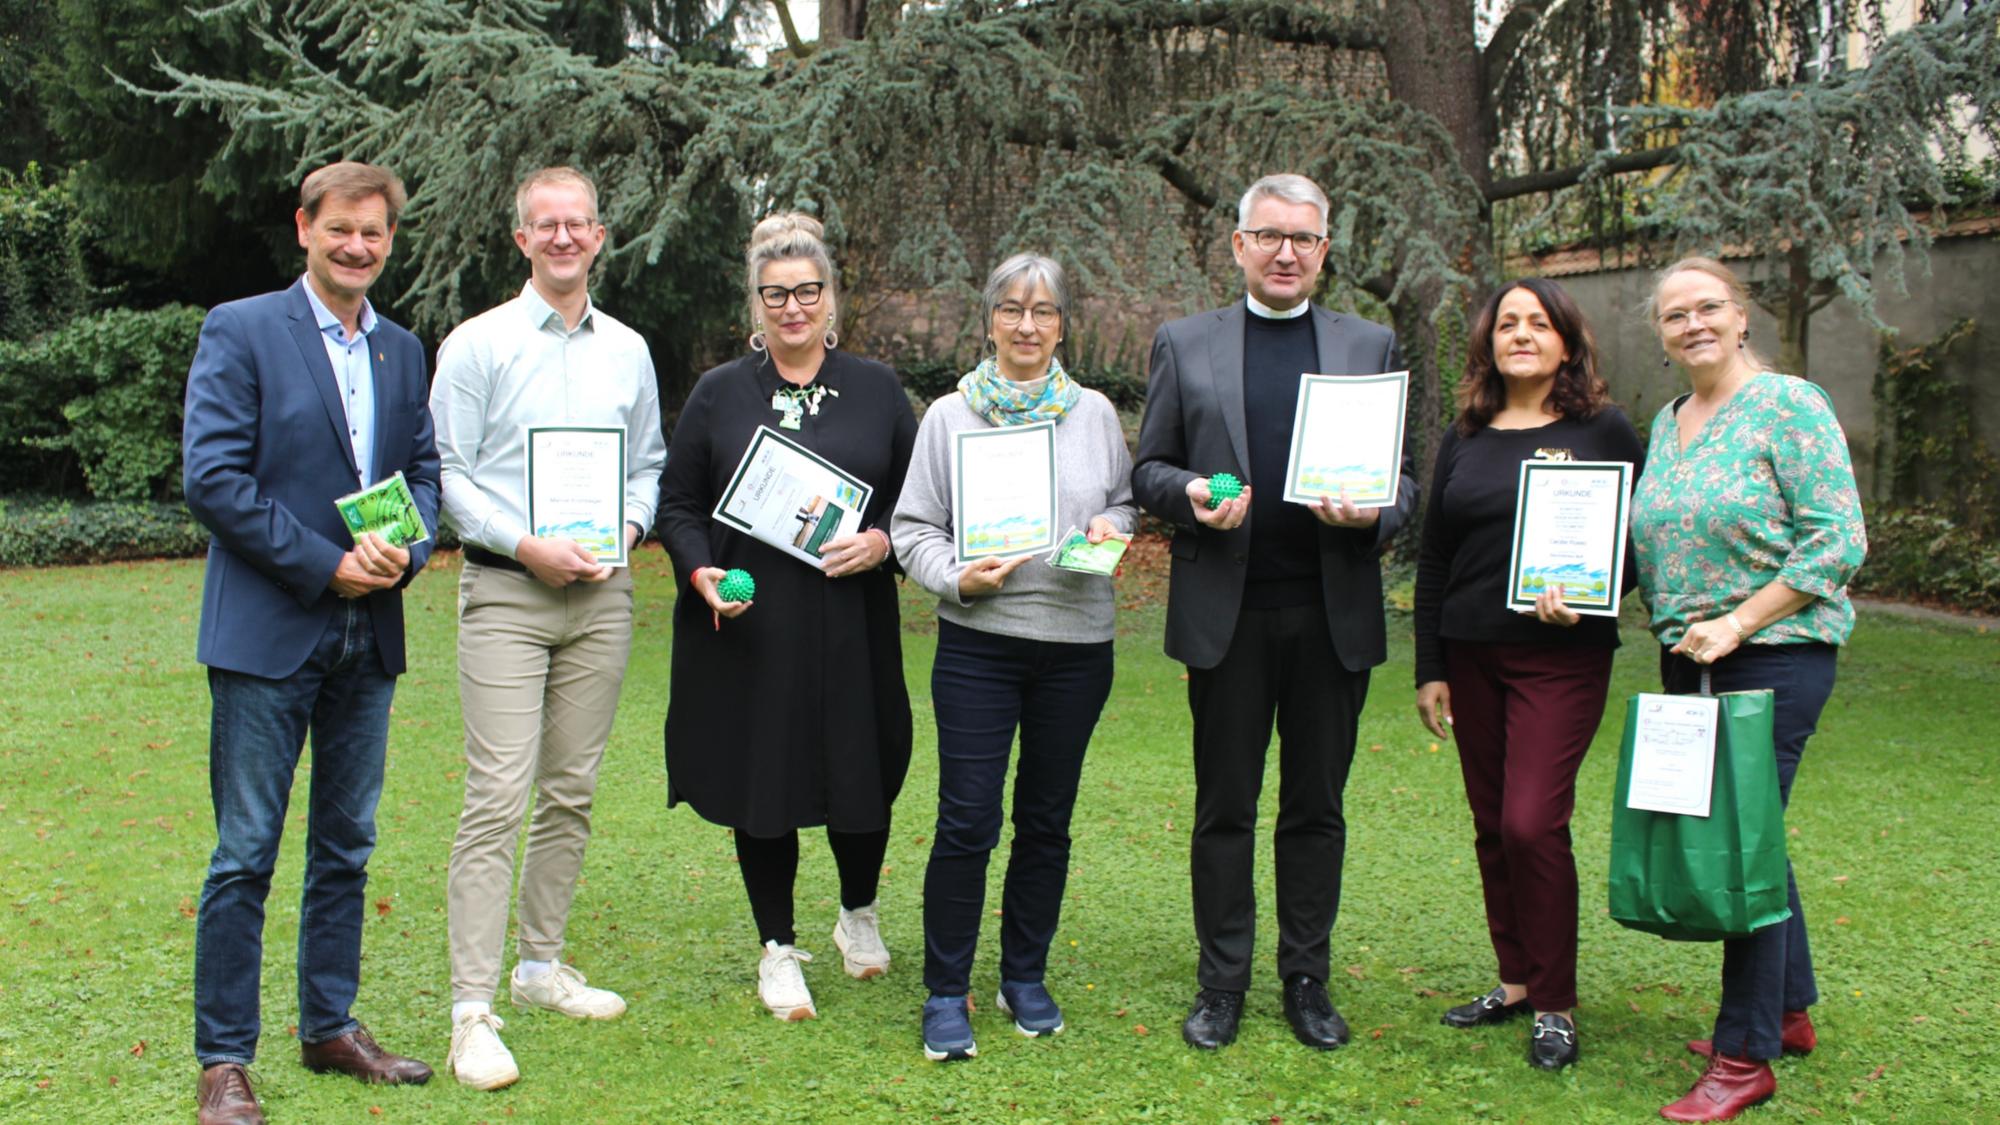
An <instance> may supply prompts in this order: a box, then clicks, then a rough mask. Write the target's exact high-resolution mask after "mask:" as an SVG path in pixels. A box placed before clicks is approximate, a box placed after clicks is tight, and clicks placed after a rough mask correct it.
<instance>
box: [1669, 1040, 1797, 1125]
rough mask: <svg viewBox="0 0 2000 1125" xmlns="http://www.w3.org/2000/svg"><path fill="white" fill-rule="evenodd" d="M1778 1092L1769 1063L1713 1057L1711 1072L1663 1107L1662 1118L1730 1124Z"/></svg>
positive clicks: (1725, 1056) (1727, 1056)
mask: <svg viewBox="0 0 2000 1125" xmlns="http://www.w3.org/2000/svg"><path fill="white" fill-rule="evenodd" d="M1777 1092H1778V1080H1777V1078H1776V1077H1775V1076H1773V1075H1772V1074H1771V1064H1770V1063H1767V1062H1765V1061H1764V1060H1762V1059H1748V1058H1741V1057H1739V1056H1736V1055H1713V1056H1710V1058H1709V1060H1708V1069H1707V1070H1705V1071H1703V1072H1702V1075H1701V1077H1700V1078H1698V1079H1696V1080H1695V1084H1694V1089H1692V1090H1689V1091H1688V1092H1687V1094H1686V1095H1685V1096H1683V1097H1682V1098H1681V1100H1679V1101H1677V1102H1675V1103H1673V1104H1672V1105H1668V1106H1662V1107H1661V1109H1660V1116H1661V1117H1664V1118H1666V1119H1667V1120H1669V1121H1727V1120H1729V1119H1730V1118H1732V1117H1735V1116H1736V1115H1737V1114H1739V1113H1742V1112H1743V1111H1744V1110H1746V1109H1749V1108H1750V1107H1751V1106H1753V1105H1761V1104H1763V1103H1764V1102H1768V1101H1770V1100H1771V1095H1772V1094H1775V1093H1777Z"/></svg>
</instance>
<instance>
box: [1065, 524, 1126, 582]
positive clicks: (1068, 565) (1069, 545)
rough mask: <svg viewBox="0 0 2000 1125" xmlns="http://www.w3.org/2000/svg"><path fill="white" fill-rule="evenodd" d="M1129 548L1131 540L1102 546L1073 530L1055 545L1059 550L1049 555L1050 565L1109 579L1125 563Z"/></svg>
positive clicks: (1112, 540) (1114, 538)
mask: <svg viewBox="0 0 2000 1125" xmlns="http://www.w3.org/2000/svg"><path fill="white" fill-rule="evenodd" d="M1129 545H1130V540H1127V539H1124V538H1122V537H1120V536H1116V535H1113V536H1110V537H1109V538H1107V539H1105V541H1104V542H1102V543H1092V542H1091V541H1090V539H1089V538H1088V537H1086V536H1085V535H1084V533H1083V532H1081V531H1078V530H1077V529H1075V528H1073V527H1072V528H1070V529H1069V534H1068V535H1065V536H1063V537H1062V541H1061V542H1060V543H1057V544H1056V549H1055V550H1054V551H1051V552H1050V553H1049V565H1050V566H1053V567H1057V568H1059V569H1062V570H1075V571H1080V572H1082V573H1084V574H1102V575H1105V576H1106V577H1109V576H1110V575H1111V574H1112V572H1114V571H1116V570H1117V569H1118V564H1119V563H1120V562H1121V561H1123V560H1124V558H1125V548H1126V547H1127V546H1129Z"/></svg>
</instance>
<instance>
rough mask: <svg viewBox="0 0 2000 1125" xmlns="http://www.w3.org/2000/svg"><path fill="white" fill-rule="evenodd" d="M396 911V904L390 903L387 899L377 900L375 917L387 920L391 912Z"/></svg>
mask: <svg viewBox="0 0 2000 1125" xmlns="http://www.w3.org/2000/svg"><path fill="white" fill-rule="evenodd" d="M394 909H395V904H394V903H392V902H390V901H389V900H388V899H386V898H378V899H376V900H375V917H377V918H387V917H388V916H389V911H391V910H394Z"/></svg>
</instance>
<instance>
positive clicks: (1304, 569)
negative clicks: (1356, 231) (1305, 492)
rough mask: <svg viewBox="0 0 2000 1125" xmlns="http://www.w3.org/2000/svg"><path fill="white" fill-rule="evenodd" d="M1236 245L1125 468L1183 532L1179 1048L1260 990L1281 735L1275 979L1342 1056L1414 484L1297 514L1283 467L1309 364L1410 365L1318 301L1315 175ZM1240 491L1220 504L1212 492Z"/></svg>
mask: <svg viewBox="0 0 2000 1125" xmlns="http://www.w3.org/2000/svg"><path fill="white" fill-rule="evenodd" d="M1236 226H1237V229H1236V231H1235V232H1234V233H1233V234H1232V235H1231V239H1230V241H1231V248H1232V250H1233V251H1234V253H1235V257H1236V263H1237V265H1239V266H1240V267H1242V269H1243V280H1244V286H1245V288H1246V290H1247V292H1246V294H1245V296H1244V299H1243V300H1242V301H1240V302H1238V303H1236V304H1234V305H1231V306H1229V307H1227V308H1223V309H1216V310H1213V311H1210V312H1205V313H1200V314H1197V315H1195V316H1191V317H1186V318H1184V319H1181V320H1176V321H1174V322H1172V323H1170V324H1167V325H1164V326H1163V327H1161V329H1160V331H1159V333H1158V334H1157V335H1156V336H1154V338H1153V354H1152V365H1151V366H1152V371H1151V379H1150V383H1149V385H1148V388H1147V392H1146V414H1145V418H1144V420H1143V421H1142V423H1141V424H1140V428H1139V451H1138V455H1137V457H1135V458H1134V461H1133V468H1132V494H1133V495H1134V496H1135V497H1137V498H1138V501H1139V505H1140V506H1141V507H1143V508H1145V509H1146V510H1147V511H1148V512H1151V513H1152V514H1154V515H1155V516H1158V517H1159V518H1161V519H1163V520H1166V521H1167V522H1168V523H1170V524H1172V525H1173V528H1174V537H1173V544H1172V550H1171V553H1172V556H1173V567H1172V574H1171V577H1170V579H1169V584H1168V588H1167V655H1168V656H1171V657H1173V658H1174V659H1175V660H1179V661H1181V662H1182V663H1184V664H1186V665H1187V668H1188V708H1189V711H1190V712H1191V713H1192V715H1193V720H1194V770H1195V798H1194V803H1195V811H1194V825H1193V831H1192V832H1191V834H1190V836H1191V838H1190V847H1189V869H1190V874H1191V876H1192V882H1193V884H1194V923H1195V925H1194V928H1195V938H1196V940H1197V942H1198V943H1199V944H1200V948H1201V958H1200V964H1199V970H1198V974H1197V981H1198V982H1199V984H1200V986H1201V987H1200V991H1199V992H1198V993H1197V994H1196V997H1195V1003H1194V1007H1193V1010H1192V1011H1190V1012H1189V1013H1188V1018H1187V1020H1186V1022H1185V1023H1183V1024H1182V1025H1181V1035H1182V1038H1184V1039H1186V1040H1187V1042H1188V1043H1189V1044H1191V1045H1193V1046H1195V1047H1200V1048H1203V1049H1208V1050H1213V1049H1216V1048H1219V1047H1222V1046H1226V1045H1227V1044H1228V1043H1230V1042H1231V1041H1233V1040H1234V1039H1235V1038H1236V1031H1237V1024H1238V1022H1239V1021H1240V1019H1241V1018H1242V1014H1243V994H1244V992H1245V991H1246V990H1247V989H1248V988H1249V986H1250V962H1251V957H1252V955H1253V953H1254V950H1255V940H1256V921H1257V898H1256V886H1257V881H1256V878H1255V863H1254V859H1255V854H1256V836H1257V801H1258V797H1259V794H1260V793H1261V792H1262V791H1263V785H1264V762H1265V757H1266V754H1267V751H1268V748H1269V746H1270V744H1271V729H1272V726H1273V724H1274V723H1275V725H1276V727H1277V731H1278V769H1279V791H1278V818H1277V825H1276V829H1275V831H1274V832H1273V833H1272V840H1271V843H1272V848H1271V850H1272V852H1273V854H1274V855H1275V857H1276V865H1275V866H1276V871H1277V892H1278V895H1277V898H1278V941H1277V946H1278V974H1279V976H1280V978H1281V979H1282V980H1283V990H1282V993H1283V999H1284V1009H1285V1018H1286V1020H1287V1021H1288V1022H1289V1023H1290V1024H1291V1026H1292V1034H1293V1035H1294V1036H1295V1037H1296V1038H1297V1039H1298V1040H1299V1041H1300V1042H1301V1043H1304V1044H1305V1045H1307V1046H1309V1047H1314V1048H1317V1049H1320V1050H1331V1049H1333V1048H1336V1047H1339V1046H1341V1045H1342V1044H1344V1043H1346V1042H1347V1040H1348V1036H1349V1032H1348V1027H1347V1023H1346V1021H1345V1020H1344V1019H1343V1018H1342V1017H1341V1015H1340V1012H1339V1011H1338V1010H1337V1009H1335V1008H1334V1006H1333V1002H1332V1000H1331V998H1330V997H1329V996H1328V995H1327V990H1326V983H1327V978H1328V975H1329V974H1328V968H1329V964H1330V948H1331V947H1330V938H1331V934H1332V931H1333V924H1334V917H1335V915H1336V914H1337V913H1338V911H1339V908H1340V872H1341V865H1342V862H1343V860H1344V857H1345V854H1346V843H1347V820H1346V815H1345V812H1344V809H1343V806H1342V800H1341V798H1342V792H1343V790H1344V789H1345V788H1346V785H1347V772H1348V767H1349V766H1351V765H1352V764H1353V761H1354V740H1355V736H1356V733H1357V723H1358V721H1359V719H1360V716H1361V707H1362V704H1363V702H1364V701H1365V700H1366V699H1367V695H1368V672H1369V669H1371V668H1373V667H1374V666H1375V665H1377V664H1380V663H1382V662H1383V660H1384V659H1386V657H1387V654H1388V642H1387V631H1386V628H1385V626H1384V623H1383V619H1382V566H1381V562H1380V559H1381V554H1382V550H1383V548H1384V546H1386V545H1387V544H1388V542H1389V540H1390V538H1391V537H1392V536H1394V535H1395V534H1396V532H1397V530H1398V529H1400V528H1401V527H1402V526H1403V524H1404V523H1405V522H1407V521H1408V520H1409V518H1410V515H1411V512H1412V511H1413V510H1414V508H1415V505H1416V498H1417V481H1416V475H1415V472H1414V471H1413V468H1412V465H1411V458H1410V454H1409V452H1408V450H1407V449H1405V451H1404V454H1403V462H1402V465H1401V467H1400V473H1399V478H1398V481H1397V487H1396V499H1395V503H1393V504H1391V505H1388V506H1386V507H1381V508H1357V507H1356V506H1355V505H1354V504H1353V502H1352V501H1350V500H1349V499H1348V498H1347V497H1346V494H1345V493H1343V494H1341V495H1340V496H1339V497H1338V498H1332V497H1321V498H1320V500H1319V502H1318V503H1316V504H1313V505H1305V504H1293V503H1287V502H1286V501H1285V500H1284V495H1285V487H1284V484H1285V473H1286V458H1287V455H1288V454H1289V452H1290V449H1291V434H1292V429H1293V422H1294V414H1295V413H1296V410H1297V405H1298V395H1299V376H1300V375H1301V374H1303V373H1305V372H1319V373H1323V374H1329V375H1366V374H1375V373H1379V372H1385V371H1398V370H1401V369H1402V357H1401V353H1400V352H1398V350H1397V348H1396V335H1395V333H1394V332H1392V331H1390V330H1389V329H1387V328H1385V327H1383V326H1382V325H1379V324H1375V323H1373V322H1371V321H1367V320H1363V319H1361V318H1360V317H1356V316H1348V315H1343V314H1340V313H1336V312H1333V311H1331V310H1329V309H1324V308H1319V307H1317V306H1315V305H1313V303H1312V301H1311V297H1312V291H1313V284H1314V281H1315V280H1316V279H1317V278H1318V276H1319V271H1320V267H1321V266H1322V265H1323V264H1325V262H1326V254H1327V238H1326V232H1327V198H1326V193H1325V192H1323V191H1321V190H1320V188H1319V186H1318V185H1317V184H1314V183H1313V182H1312V181H1311V180H1308V179H1306V178H1305V177H1303V176H1295V175H1282V174H1281V175H1275V176H1266V177H1264V178H1263V179H1260V180H1258V181H1257V182H1256V183H1254V184H1251V185H1250V188H1249V190H1248V191H1246V192H1244V193H1243V199H1242V201H1241V203H1239V204H1238V208H1237V224H1236ZM1217 472H1229V473H1231V474H1234V475H1235V476H1236V477H1238V478H1239V479H1241V480H1242V481H1244V482H1245V483H1246V485H1248V486H1254V487H1245V488H1244V490H1243V494H1242V495H1241V496H1238V497H1236V498H1234V499H1231V500H1226V501H1222V502H1220V503H1218V504H1216V505H1215V506H1214V507H1210V504H1209V502H1210V500H1211V496H1210V493H1209V486H1208V478H1209V475H1210V474H1212V473H1217Z"/></svg>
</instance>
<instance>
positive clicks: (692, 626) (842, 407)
mask: <svg viewBox="0 0 2000 1125" xmlns="http://www.w3.org/2000/svg"><path fill="white" fill-rule="evenodd" d="M747 260H748V261H747V265H748V285H749V291H750V292H749V296H750V313H751V317H752V319H753V322H754V323H755V324H756V326H757V330H756V332H755V333H754V334H753V335H752V336H751V337H750V348H751V352H750V354H749V355H746V356H744V357H742V358H741V359H736V360H732V361H730V362H728V363H725V364H723V365H722V366H720V367H717V368H714V369H713V370H711V371H708V372H706V373H705V374H703V375H702V377H701V379H700V380H699V381H698V382H697V383H696V384H695V387H694V390H693V392H692V393H690V394H689V396H688V400H687V405H686V406H685V407H683V408H682V410H681V416H680V422H679V424H678V425H676V426H675V428H674V440H673V445H672V451H671V454H670V455H669V457H668V459H667V468H666V471H665V472H664V473H663V474H662V476H661V478H660V538H661V540H662V541H663V542H664V543H665V545H666V548H667V552H668V554H669V555H671V556H672V558H673V563H674V573H675V576H676V578H677V579H678V580H679V581H680V583H681V595H680V597H679V599H678V600H677V601H676V603H675V605H674V642H673V644H674V655H673V678H672V685H671V693H670V697H669V701H668V704H667V723H666V744H667V803H668V804H669V805H673V804H676V803H678V802H681V801H686V802H687V803H688V804H690V805H692V806H694V810H695V812H697V813H699V814H700V815H701V816H702V818H703V819H705V820H708V821H711V822H713V823H716V824H721V825H725V826H727V827H729V828H733V829H735V834H736V855H737V859H738V863H739V866H740V867H741V868H742V870H743V882H744V886H745V887H746V889H747V890H748V891H749V895H750V909H751V913H752V915H753V916H754V918H755V920H756V924H757V937H758V940H759V941H760V942H762V943H763V956H762V960H761V961H760V963H759V965H758V973H757V975H758V991H759V994H760V995H761V996H762V998H763V1001H764V1004H765V1006H766V1007H768V1008H770V1010H771V1013H772V1014H773V1015H775V1016H777V1017H778V1018H779V1019H784V1020H799V1019H810V1018H812V1017H814V1016H816V1015H817V1014H818V1013H817V1010H816V1009H815V1008H814V1006H813V1000H812V993H811V991H810V990H808V989H807V987H806V982H805V976H804V974H803V973H802V972H801V971H800V968H799V964H800V962H802V961H809V960H811V959H812V957H811V955H810V954H808V953H806V952H804V951H802V950H800V949H798V948H797V947H796V945H795V942H796V938H797V935H796V933H795V932H794V929H793V917H792V884H793V882H794V880H795V878H796V876H797V874H798V863H799V834H798V830H799V829H801V828H812V827H819V826H822V825H824V826H825V827H826V830H827V843H828V845H829V846H830V847H831V848H832V851H833V857H834V861H835V863H836V865H837V866H838V867H839V869H840V901H841V910H840V915H839V918H838V920H837V922H836V923H835V925H834V928H833V941H834V945H835V946H836V947H837V948H838V949H839V950H840V953H841V960H842V962H843V965H844V967H845V968H846V970H847V972H848V974H849V975H850V976H853V977H855V978H857V979H866V978H869V977H873V976H878V975H880V974H881V973H882V972H883V971H884V970H885V969H887V968H888V965H889V953H888V950H887V949H885V948H884V947H883V944H882V939H881V935H880V933H879V930H878V924H877V919H876V912H875V891H876V883H877V880H878V877H879V875H880V873H881V870H882V856H883V853H884V852H885V851H886V849H887V847H888V842H889V808H890V806H891V805H892V804H893V803H894V802H895V799H896V794H897V792H898V791H899V790H900V789H901V788H902V785H903V775H904V773H905V772H906V771H907V770H908V768H909V764H910V698H909V693H908V691H907V690H906V689H905V687H904V685H903V652H902V639H901V634H900V631H899V630H900V626H899V623H898V620H897V613H896V588H895V582H894V580H893V579H892V578H891V577H890V568H891V567H892V566H893V558H892V556H891V547H890V544H889V537H888V534H887V529H888V522H889V513H890V512H891V511H893V510H894V508H895V504H896V496H897V494H898V493H899V492H900V491H901V490H902V486H903V473H904V470H905V469H907V468H908V466H909V461H910V448H911V445H912V443H913V442H914V441H915V439H916V430H917V422H916V416H915V414H914V413H913V412H912V411H911V409H910V402H909V399H908V398H907V397H906V396H905V395H904V394H903V389H902V385H901V384H900V383H899V382H897V379H896V374H895V372H894V371H892V370H891V369H890V368H889V367H887V366H886V365H884V364H881V363H877V362H875V361H873V360H866V359H860V358H857V357H855V356H851V355H848V354H847V353H845V352H841V351H836V350H835V345H836V343H837V341H838V337H837V336H836V335H835V331H834V324H835V319H834V318H835V314H836V311H837V308H836V293H835V288H834V278H835V273H834V269H833V262H832V259H831V257H830V256H829V255H828V253H827V250H826V245H825V243H823V242H822V241H821V227H820V224H819V222H818V221H817V220H815V219H813V218H811V217H810V216H806V215H798V214H783V215H774V216H772V217H770V218H768V219H765V220H764V221H763V222H761V223H759V224H757V228H756V230H755V232H754V233H753V234H752V236H751V240H750V248H749V251H748V254H747ZM760 426H768V427H770V428H772V429H773V430H775V431H777V432H779V433H781V434H783V435H784V436H786V437H788V438H791V439H792V440H793V441H795V442H798V443H799V444H801V445H803V446H805V447H806V448H807V449H810V450H812V451H813V452H814V453H816V454H818V455H819V456H821V457H823V458H825V459H826V460H828V461H831V462H832V463H833V464H835V465H837V466H839V467H840V468H842V469H844V470H846V471H847V472H848V473H850V474H852V475H853V476H856V477H858V478H860V479H861V480H863V481H865V482H867V483H868V484H869V485H870V486H872V487H873V489H874V493H873V495H872V496H871V497H870V498H869V502H868V506H867V508H866V509H865V510H864V511H863V513H862V522H861V530H860V531H859V532H857V533H855V534H852V535H846V536H842V537H839V538H836V539H834V540H832V541H831V542H829V543H827V544H826V545H825V546H824V547H823V548H822V557H823V559H824V563H823V565H822V567H821V568H819V569H815V568H814V567H813V566H812V565H811V564H808V563H806V562H804V561H802V560H800V559H799V558H797V557H796V556H793V555H789V554H786V553H784V552H782V551H780V550H778V549H777V548H775V547H771V546H768V545H766V544H764V543H762V542H759V541H758V540H756V539H753V538H751V537H750V536H748V535H744V534H742V533H740V532H738V531H736V530H735V529H733V528H730V527H727V526H725V525H723V524H721V523H718V522H716V521H715V520H714V519H712V518H711V515H710V513H712V512H713V511H714V510H715V504H716V500H717V498H718V497H719V496H720V495H721V494H722V491H723V489H724V487H725V486H726V485H727V483H728V481H729V478H730V476H731V474H732V473H733V472H734V471H735V469H736V466H737V463H738V461H739V460H740V459H741V458H742V455H743V451H744V449H745V448H746V447H747V446H748V445H749V442H750V439H751V437H752V435H754V434H755V433H756V431H757V429H758V427H760ZM736 567H741V568H742V569H744V570H747V571H749V572H750V573H751V575H752V576H753V577H754V579H755V580H756V593H755V595H754V600H753V601H741V602H736V601H725V600H723V598H722V596H721V595H720V594H719V593H718V592H717V588H716V584H717V583H718V582H719V581H720V580H721V578H722V576H723V574H724V572H725V571H726V570H728V569H730V568H736Z"/></svg>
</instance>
